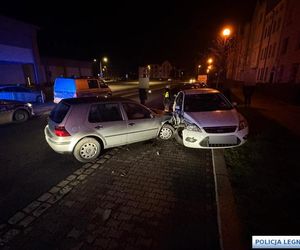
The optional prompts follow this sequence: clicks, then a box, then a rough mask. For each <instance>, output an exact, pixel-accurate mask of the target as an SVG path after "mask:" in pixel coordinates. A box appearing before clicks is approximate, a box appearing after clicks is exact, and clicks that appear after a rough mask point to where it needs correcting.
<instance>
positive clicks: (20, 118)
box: [13, 109, 29, 123]
mask: <svg viewBox="0 0 300 250" xmlns="http://www.w3.org/2000/svg"><path fill="white" fill-rule="evenodd" d="M28 118H29V113H28V111H27V110H25V109H18V110H16V111H15V112H14V115H13V119H14V122H17V123H21V122H26V121H27V120H28Z"/></svg>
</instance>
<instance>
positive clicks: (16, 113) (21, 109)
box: [0, 100, 34, 124]
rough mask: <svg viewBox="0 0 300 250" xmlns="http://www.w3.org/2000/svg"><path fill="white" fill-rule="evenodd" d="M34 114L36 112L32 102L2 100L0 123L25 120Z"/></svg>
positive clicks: (0, 103)
mask: <svg viewBox="0 0 300 250" xmlns="http://www.w3.org/2000/svg"><path fill="white" fill-rule="evenodd" d="M33 115H34V113H33V110H32V105H31V104H30V103H26V102H19V101H13V100H0V124H5V123H10V122H25V121H27V120H28V119H29V118H30V117H31V116H33Z"/></svg>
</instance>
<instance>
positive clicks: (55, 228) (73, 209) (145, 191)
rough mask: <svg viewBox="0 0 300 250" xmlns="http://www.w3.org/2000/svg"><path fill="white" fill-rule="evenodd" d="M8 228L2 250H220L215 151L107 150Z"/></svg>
mask: <svg viewBox="0 0 300 250" xmlns="http://www.w3.org/2000/svg"><path fill="white" fill-rule="evenodd" d="M3 228H6V229H5V230H6V232H5V233H4V234H2V236H1V238H2V243H3V245H4V248H5V249H201V250H205V249H207V250H215V249H216V250H218V249H220V247H219V235H218V226H217V212H216V204H215V191H214V176H213V167H212V158H211V151H210V150H201V151H199V150H197V149H188V148H185V147H184V146H181V145H179V144H177V143H176V142H175V141H173V140H170V141H166V142H162V141H158V140H153V141H150V142H144V143H136V144H131V145H129V146H126V147H122V148H117V149H113V150H110V151H107V153H105V154H104V155H103V156H102V157H101V158H100V159H99V160H98V161H97V162H95V163H94V164H89V163H88V164H85V165H84V166H83V167H82V168H80V169H78V170H77V171H75V172H74V173H73V174H72V175H71V176H69V177H68V178H66V179H65V180H63V181H62V182H60V183H59V184H57V185H56V186H55V187H53V188H52V189H51V190H49V191H48V192H47V193H45V194H43V195H42V196H41V197H39V198H38V199H37V200H36V201H33V203H31V204H30V205H29V206H28V207H26V208H25V209H23V210H22V211H19V213H17V214H16V216H14V217H13V218H11V219H10V220H9V224H7V225H5V226H4V227H3ZM0 229H1V228H0ZM1 230H4V229H1ZM1 230H0V232H1Z"/></svg>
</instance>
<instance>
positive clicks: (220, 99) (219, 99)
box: [184, 93, 233, 112]
mask: <svg viewBox="0 0 300 250" xmlns="http://www.w3.org/2000/svg"><path fill="white" fill-rule="evenodd" d="M232 108H233V107H232V105H231V104H230V102H229V101H227V100H226V98H225V97H224V96H223V95H222V94H220V93H209V94H196V95H186V96H185V99H184V111H185V112H205V111H215V110H230V109H232Z"/></svg>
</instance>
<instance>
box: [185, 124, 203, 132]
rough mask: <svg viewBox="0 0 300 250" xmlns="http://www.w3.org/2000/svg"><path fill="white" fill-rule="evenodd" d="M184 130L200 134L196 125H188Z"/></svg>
mask: <svg viewBox="0 0 300 250" xmlns="http://www.w3.org/2000/svg"><path fill="white" fill-rule="evenodd" d="M186 129H187V130H189V131H195V132H201V129H200V128H199V127H198V126H197V125H196V124H188V125H187V126H186Z"/></svg>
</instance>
